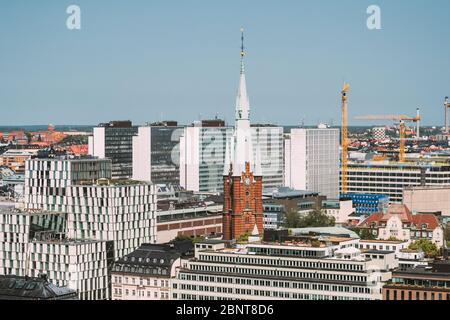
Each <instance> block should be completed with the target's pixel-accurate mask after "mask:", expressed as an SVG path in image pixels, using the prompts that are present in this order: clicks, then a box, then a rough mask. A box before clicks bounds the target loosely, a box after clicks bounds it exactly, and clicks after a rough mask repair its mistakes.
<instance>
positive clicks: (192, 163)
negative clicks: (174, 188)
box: [180, 125, 233, 192]
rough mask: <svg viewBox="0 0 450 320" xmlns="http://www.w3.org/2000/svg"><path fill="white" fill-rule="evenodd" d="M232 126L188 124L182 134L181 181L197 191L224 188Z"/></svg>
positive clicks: (188, 188) (216, 190) (183, 185)
mask: <svg viewBox="0 0 450 320" xmlns="http://www.w3.org/2000/svg"><path fill="white" fill-rule="evenodd" d="M232 134H233V128H231V127H203V126H201V125H194V126H191V127H186V128H185V129H184V133H183V135H182V136H181V138H180V185H181V186H182V187H184V188H185V189H186V190H191V191H197V192H221V191H223V177H222V175H223V167H224V162H225V150H226V142H227V141H228V139H231V136H232Z"/></svg>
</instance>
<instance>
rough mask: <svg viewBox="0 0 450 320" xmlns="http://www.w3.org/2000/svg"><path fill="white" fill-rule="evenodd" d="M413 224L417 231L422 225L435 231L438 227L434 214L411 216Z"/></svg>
mask: <svg viewBox="0 0 450 320" xmlns="http://www.w3.org/2000/svg"><path fill="white" fill-rule="evenodd" d="M413 223H414V224H415V225H416V227H417V229H422V225H423V224H427V229H432V230H434V229H436V228H437V227H438V226H439V220H438V218H437V217H436V216H435V215H434V214H430V213H423V214H416V215H414V216H413Z"/></svg>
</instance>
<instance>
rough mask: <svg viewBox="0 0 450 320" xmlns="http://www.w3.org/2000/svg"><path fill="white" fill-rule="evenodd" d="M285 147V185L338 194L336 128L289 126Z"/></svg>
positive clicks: (338, 164) (327, 193) (331, 197)
mask: <svg viewBox="0 0 450 320" xmlns="http://www.w3.org/2000/svg"><path fill="white" fill-rule="evenodd" d="M284 148H285V149H284V151H285V158H284V161H285V176H284V179H285V180H284V184H285V186H287V187H290V188H293V189H297V190H307V191H312V192H319V193H320V194H321V195H324V196H327V198H329V199H337V198H338V197H339V166H340V162H339V161H340V160H339V129H330V128H327V127H326V126H320V127H319V128H316V129H306V128H296V129H291V132H290V135H289V136H288V137H286V139H285V146H284Z"/></svg>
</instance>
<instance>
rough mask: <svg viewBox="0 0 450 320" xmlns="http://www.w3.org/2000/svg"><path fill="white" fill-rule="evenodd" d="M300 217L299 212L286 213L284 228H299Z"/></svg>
mask: <svg viewBox="0 0 450 320" xmlns="http://www.w3.org/2000/svg"><path fill="white" fill-rule="evenodd" d="M299 223H300V215H299V213H298V212H286V214H285V216H284V226H285V227H286V228H298V226H299Z"/></svg>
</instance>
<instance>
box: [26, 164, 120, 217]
mask: <svg viewBox="0 0 450 320" xmlns="http://www.w3.org/2000/svg"><path fill="white" fill-rule="evenodd" d="M110 178H111V160H108V159H97V158H94V157H84V158H69V157H61V158H52V159H47V158H44V159H41V158H36V159H30V160H27V161H26V162H25V197H24V202H25V208H26V209H30V210H45V211H66V210H67V207H66V204H65V203H64V199H65V196H66V193H67V188H68V187H69V186H71V185H76V184H78V183H80V182H82V181H98V180H101V179H110Z"/></svg>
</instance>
